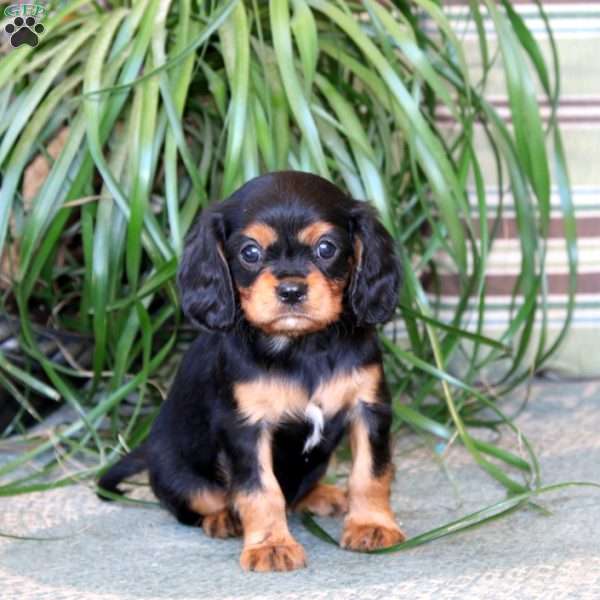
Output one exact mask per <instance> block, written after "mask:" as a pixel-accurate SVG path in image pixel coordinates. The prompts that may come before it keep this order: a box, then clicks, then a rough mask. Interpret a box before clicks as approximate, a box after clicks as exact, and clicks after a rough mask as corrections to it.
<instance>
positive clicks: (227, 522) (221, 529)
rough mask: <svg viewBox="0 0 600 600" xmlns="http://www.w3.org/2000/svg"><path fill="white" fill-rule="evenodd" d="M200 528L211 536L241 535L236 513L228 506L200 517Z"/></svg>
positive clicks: (240, 525)
mask: <svg viewBox="0 0 600 600" xmlns="http://www.w3.org/2000/svg"><path fill="white" fill-rule="evenodd" d="M202 529H204V533H206V535H208V536H210V537H213V538H221V539H224V538H228V537H239V536H241V535H242V524H241V523H240V520H239V518H238V517H237V515H236V514H235V513H234V512H233V511H232V510H231V509H229V508H223V509H221V510H220V511H219V512H216V513H213V514H211V515H206V516H205V517H204V518H203V519H202Z"/></svg>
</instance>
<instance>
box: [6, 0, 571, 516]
mask: <svg viewBox="0 0 600 600" xmlns="http://www.w3.org/2000/svg"><path fill="white" fill-rule="evenodd" d="M112 4H113V8H112V9H110V10H107V9H105V8H102V7H101V6H100V5H99V4H98V3H96V2H93V1H90V0H67V1H66V2H60V3H55V4H52V3H51V5H50V12H49V17H48V18H47V19H46V20H45V22H44V23H45V26H46V30H47V33H46V34H45V35H44V37H43V39H42V40H41V43H40V45H39V46H38V47H37V48H35V49H33V48H30V47H28V46H24V47H20V48H18V49H11V50H10V51H9V52H8V51H7V53H6V55H5V56H4V57H3V58H2V61H1V62H0V86H1V87H0V172H1V173H2V178H3V183H2V188H1V190H0V248H1V247H2V246H3V244H4V243H5V242H6V244H7V245H12V247H13V248H14V249H17V250H18V252H15V253H11V254H7V256H16V260H14V261H13V262H12V263H11V261H10V260H9V261H8V263H10V269H9V272H8V273H5V278H6V277H8V279H9V282H8V287H7V288H5V293H4V296H3V303H4V309H5V310H6V311H7V312H9V313H12V314H14V315H16V316H18V318H19V319H20V344H21V348H22V350H23V351H24V353H25V355H26V357H27V361H26V364H25V365H21V366H17V365H15V364H12V363H10V362H9V361H8V360H7V358H6V357H5V356H3V355H1V354H0V376H1V377H0V384H2V385H3V386H5V387H6V388H7V389H8V390H9V391H10V392H11V393H12V394H13V396H15V398H17V399H18V400H19V401H20V402H21V406H22V410H21V412H20V413H19V415H18V416H17V418H16V419H15V420H14V421H13V423H12V424H11V426H10V427H9V428H8V429H7V430H6V432H5V434H8V433H15V432H19V431H21V432H23V426H22V423H21V417H22V416H23V415H25V414H30V415H33V417H34V418H36V419H37V418H39V415H37V413H35V409H34V408H33V407H32V406H31V404H30V394H31V393H32V392H36V393H38V394H41V395H43V396H45V397H47V398H49V399H51V400H52V401H57V400H58V399H62V401H64V402H66V403H68V404H69V405H71V406H72V407H73V409H74V410H75V411H76V414H77V415H78V416H77V418H76V419H75V420H74V421H73V422H72V423H70V424H69V425H67V426H64V427H59V428H56V429H54V431H53V436H51V437H50V438H48V437H47V436H44V437H37V436H35V435H29V436H27V439H28V440H29V442H30V443H29V444H28V446H27V451H26V452H23V453H22V454H21V455H19V457H18V458H16V459H15V460H13V461H12V462H10V463H8V464H5V465H3V466H2V467H1V468H0V475H2V476H9V478H8V479H5V483H4V485H2V486H0V494H12V493H23V492H27V491H32V490H39V489H48V488H51V487H54V486H57V485H66V484H68V483H71V482H73V481H77V480H79V479H80V478H83V477H89V476H90V475H92V474H94V473H96V472H97V470H98V469H100V468H102V467H104V466H105V465H106V463H107V462H108V461H111V460H113V459H114V458H115V457H116V456H117V455H118V454H119V453H120V452H122V451H123V448H124V447H130V446H134V445H135V444H137V443H139V441H140V440H141V439H143V437H144V436H145V435H146V433H147V431H148V428H149V425H150V423H151V420H152V418H153V416H154V414H155V412H156V408H157V407H158V405H159V403H160V401H161V398H162V395H163V394H164V388H165V377H164V367H165V364H166V363H167V359H168V358H169V357H170V356H171V355H173V353H174V350H175V349H176V348H178V346H179V344H180V343H181V342H183V341H185V339H186V338H189V336H190V332H189V330H186V328H185V327H184V326H183V323H182V320H181V317H180V312H179V308H178V299H177V294H176V289H175V285H174V275H175V272H176V265H177V259H178V257H179V255H180V253H181V250H182V246H183V239H184V236H185V234H186V231H187V230H188V229H189V227H190V224H191V223H192V221H193V219H194V218H195V216H196V215H197V214H198V212H199V211H200V210H202V208H203V207H204V206H206V205H207V203H208V202H210V201H216V200H218V199H221V198H223V197H225V196H226V195H228V194H229V193H230V192H232V191H233V190H234V189H235V188H236V187H238V186H239V185H240V184H242V183H243V182H245V181H246V180H248V179H249V178H251V177H253V176H255V175H258V174H260V173H263V172H266V171H272V170H278V169H285V168H293V169H301V170H306V171H312V172H315V173H319V174H321V175H323V176H325V177H328V178H331V179H333V180H334V181H336V182H337V183H339V184H340V185H341V186H343V187H344V188H345V189H347V190H348V191H349V193H350V194H351V195H352V196H354V197H356V198H364V199H369V200H370V201H372V202H373V203H374V204H375V206H376V207H377V208H378V210H379V212H380V214H381V218H382V219H383V221H384V223H385V225H386V226H387V227H388V229H389V230H390V231H391V232H392V234H393V235H394V236H395V238H396V240H397V242H398V246H399V248H401V249H402V255H403V260H404V264H405V270H406V273H407V277H406V283H405V287H404V290H403V294H402V306H401V307H400V308H399V312H398V318H399V321H400V320H403V321H404V324H405V326H406V330H407V332H408V341H407V343H405V344H404V343H403V344H399V343H397V340H396V338H395V334H394V332H393V331H392V332H390V336H389V337H384V338H383V341H384V347H385V350H386V366H387V371H388V376H389V379H390V383H391V386H392V389H393V392H394V394H393V395H394V412H395V416H396V426H397V427H398V426H400V425H406V426H408V427H411V428H413V429H415V430H417V431H419V432H422V433H424V434H426V435H432V436H435V437H436V438H441V439H442V440H444V441H445V443H451V442H452V441H453V440H454V439H455V438H456V435H457V436H458V440H459V441H460V442H461V443H462V444H464V446H465V447H466V448H467V449H468V451H469V452H470V453H471V454H472V456H473V458H474V460H476V461H477V463H478V464H479V465H480V466H481V467H482V468H484V469H485V470H486V471H487V472H488V473H489V474H490V476H491V477H493V478H495V479H496V480H497V481H499V482H500V483H501V484H502V485H503V486H505V487H506V489H507V491H509V492H510V493H513V494H517V495H516V496H515V499H514V501H511V502H509V503H508V504H506V505H504V504H502V505H501V508H502V509H504V508H506V509H510V508H512V507H514V506H517V505H519V504H520V503H521V502H523V501H526V500H527V499H528V498H529V495H531V493H532V492H528V491H527V490H528V489H530V488H531V487H532V486H533V488H535V487H536V486H538V485H539V472H538V468H537V462H536V459H535V455H534V453H533V451H532V450H531V447H530V446H529V445H528V443H527V441H526V439H525V438H522V437H521V434H520V433H519V432H518V431H517V430H516V428H515V426H514V425H513V424H512V423H511V422H510V420H508V419H507V418H506V417H505V416H504V415H503V413H502V411H501V408H500V403H499V399H500V398H501V396H502V395H503V394H504V393H505V392H506V391H507V390H509V389H511V387H512V386H514V385H516V384H517V383H518V382H520V381H522V380H523V379H524V378H526V377H527V376H528V375H529V374H530V373H531V372H532V371H534V370H535V369H536V368H538V367H539V366H540V365H541V364H542V363H543V361H544V360H545V359H546V358H547V357H548V356H549V354H550V353H551V352H552V351H553V350H554V349H555V347H556V346H557V344H558V343H559V342H560V339H559V340H558V341H557V342H556V343H555V344H554V345H552V346H551V347H547V342H546V339H545V336H543V335H542V336H541V337H540V342H539V347H537V348H536V349H535V356H536V358H535V364H524V362H523V360H522V358H523V356H524V355H525V352H526V351H527V350H528V348H529V346H530V345H531V344H532V337H531V331H532V327H533V322H534V319H535V317H536V315H539V314H544V313H545V310H546V304H545V296H544V293H545V291H544V290H545V286H544V260H543V257H544V253H545V246H546V232H547V231H548V221H549V216H550V210H549V201H550V200H549V194H550V180H551V175H550V172H551V167H550V163H551V161H550V158H549V156H551V157H552V159H553V162H554V164H555V165H556V183H557V185H558V186H559V189H560V193H561V198H562V203H563V208H564V218H565V223H566V235H567V241H568V249H569V259H570V269H571V280H572V281H574V278H573V276H574V273H575V266H576V265H575V256H576V254H575V237H574V227H573V212H572V206H571V201H570V195H569V186H568V179H567V175H566V167H565V161H564V157H563V155H562V145H561V142H560V133H559V131H558V129H557V125H556V121H555V108H556V103H557V98H558V81H559V73H558V66H557V64H556V62H555V64H553V65H552V68H551V69H549V68H548V67H547V65H546V63H545V61H544V58H543V57H542V54H541V51H540V49H539V48H538V46H537V45H536V42H535V40H534V38H533V37H532V35H531V34H530V33H529V31H528V30H527V28H526V26H525V24H524V23H523V21H522V19H521V18H520V17H519V15H518V14H517V13H516V12H515V11H514V10H513V9H512V8H511V6H510V4H509V3H508V2H507V1H503V2H502V3H500V4H497V3H496V2H494V1H493V0H486V1H485V2H484V3H481V5H480V3H478V2H475V1H473V2H471V3H470V10H469V11H468V14H467V16H466V17H464V18H463V21H460V20H456V19H455V20H451V19H449V17H448V15H446V14H445V12H444V10H443V9H442V8H441V6H440V5H439V4H438V3H437V2H435V0H415V1H414V2H413V3H410V4H409V3H407V2H405V1H404V0H396V1H395V2H391V1H387V2H378V1H376V0H365V1H364V2H362V3H359V2H353V1H351V0H337V1H333V0H331V1H328V0H292V1H291V2H288V1H287V0H271V2H269V3H267V2H259V1H258V0H245V1H242V0H227V1H222V2H215V1H212V2H196V1H194V0H179V1H178V2H171V1H170V0H134V1H133V2H132V4H131V5H130V4H129V3H123V4H122V5H121V6H117V5H118V2H116V3H114V2H113V3H112ZM541 10H542V9H541V8H540V11H541ZM542 16H544V15H543V13H542ZM465 22H471V23H472V24H473V25H474V27H475V29H476V31H477V32H478V36H479V38H478V48H479V57H477V58H478V59H479V61H480V62H481V64H482V68H481V70H478V71H476V72H474V70H473V68H472V67H469V66H468V64H472V63H473V62H476V61H475V60H474V59H475V58H476V57H473V56H469V61H468V62H467V59H466V57H465V46H464V43H463V42H461V40H460V39H459V38H458V36H457V34H456V33H455V32H456V31H459V30H460V28H462V27H463V26H464V24H465ZM487 27H490V28H492V29H493V30H494V31H495V33H494V35H493V36H490V34H489V33H486V30H487ZM550 39H551V38H550ZM500 57H501V60H502V61H503V63H504V67H505V73H506V75H507V76H506V86H507V93H508V97H509V108H510V112H511V116H512V127H508V126H507V125H506V124H505V121H504V120H503V119H501V118H500V116H499V115H498V113H497V112H496V110H495V108H494V107H493V106H492V105H491V104H490V103H489V102H488V101H487V100H486V85H487V80H488V73H489V71H490V69H491V68H492V66H493V65H494V64H495V63H497V62H499V61H500ZM538 90H541V93H542V94H545V95H546V96H547V97H548V98H549V101H550V103H551V106H552V107H553V110H552V116H551V119H550V121H549V123H548V126H547V129H546V130H544V128H543V124H542V120H541V118H540V113H539V109H538V104H537V100H536V93H537V91H538ZM439 107H443V108H444V109H445V110H446V111H447V112H448V113H449V114H450V115H451V116H452V118H453V119H454V120H455V121H456V123H457V125H458V126H457V127H454V128H453V129H452V130H449V129H448V128H443V127H442V126H441V125H440V124H439V123H438V122H437V121H436V113H437V112H438V109H439ZM478 122H481V123H482V129H483V132H484V134H485V143H486V144H488V145H489V148H490V149H491V150H492V151H493V154H494V156H495V159H496V172H489V169H487V170H486V169H484V168H483V167H482V165H481V163H480V161H479V159H478V155H479V151H478V148H475V146H474V138H475V124H476V123H478ZM65 125H66V126H67V127H68V136H67V138H66V142H65V144H64V147H63V148H62V150H61V152H60V154H59V156H58V157H57V158H56V159H55V160H51V169H50V172H49V175H48V177H47V179H46V180H45V181H44V183H43V185H42V187H41V189H40V190H39V192H38V193H37V195H36V197H35V198H34V200H33V201H32V202H30V203H27V202H25V201H24V199H23V198H22V196H21V192H20V182H21V181H22V176H23V172H24V169H25V167H26V165H27V164H28V162H29V161H30V160H31V159H32V157H34V156H35V155H37V154H38V153H40V152H44V151H45V150H44V149H45V147H46V146H47V144H48V142H49V141H50V140H52V139H54V138H55V136H56V135H57V133H58V132H59V131H60V129H61V128H62V127H64V126H65ZM549 140H550V141H552V142H553V143H552V144H550V143H549ZM479 143H480V142H479ZM506 181H508V183H509V184H510V190H511V192H512V194H513V196H514V200H515V205H516V208H517V220H518V228H519V235H520V240H521V245H522V249H523V263H522V276H521V277H520V279H519V281H518V282H517V285H516V287H515V291H514V293H515V295H517V294H523V295H524V297H525V298H526V302H525V303H524V304H523V306H522V307H521V308H520V309H519V310H518V311H517V312H516V314H515V318H514V320H513V321H512V322H511V324H510V326H509V327H508V328H507V330H506V332H505V333H504V335H503V336H502V337H501V340H500V342H496V341H492V340H489V339H487V338H485V337H484V336H483V335H482V334H481V323H482V322H483V317H484V316H485V311H486V300H485V273H486V265H487V257H488V254H489V252H490V248H491V246H492V244H493V236H491V235H490V234H489V232H488V229H487V222H488V219H490V218H492V219H494V218H498V217H499V216H500V212H498V213H496V214H489V212H488V208H487V204H486V186H489V185H495V184H496V183H497V182H500V183H501V184H502V183H503V182H506ZM467 184H468V185H471V186H473V187H474V189H475V200H474V201H473V200H472V199H470V198H469V197H468V196H467V194H466V191H465V190H466V187H467ZM471 205H473V206H471ZM472 208H476V209H478V211H479V222H480V223H481V225H480V228H479V231H476V230H475V223H474V221H473V220H472V219H471V213H472V210H471V209H472ZM498 211H501V205H500V207H499V208H498ZM438 250H445V251H446V252H447V253H448V254H449V256H450V257H451V258H452V260H453V262H454V265H455V268H456V270H457V272H458V274H459V277H460V282H461V289H462V296H461V301H460V302H459V304H458V308H457V310H456V313H455V315H454V318H453V319H452V321H451V322H450V323H440V322H439V320H438V319H437V318H436V312H435V305H434V304H431V300H430V296H428V295H426V293H425V291H424V289H423V287H422V278H421V275H422V274H423V273H425V272H427V271H428V270H430V268H431V259H432V256H433V255H434V254H435V253H436V252H437V251H438ZM467 265H471V266H470V267H468V266H467ZM470 296H472V297H475V298H477V299H478V304H479V306H480V309H479V310H480V314H479V316H478V319H477V327H476V329H475V331H471V332H470V333H467V332H466V331H465V330H464V329H465V327H466V323H465V319H464V312H465V308H466V305H467V299H468V298H469V297H470ZM40 306H41V307H43V308H44V310H45V314H46V315H49V316H46V317H44V322H45V323H47V324H48V325H49V326H50V328H51V329H54V330H69V331H75V332H79V333H81V334H83V335H85V336H89V338H90V339H91V340H93V356H92V358H91V361H90V364H89V365H81V364H78V362H77V361H76V360H75V358H74V357H73V356H67V360H58V359H57V358H56V357H49V356H46V354H45V353H44V349H43V348H42V347H41V346H40V343H39V337H38V336H37V334H36V331H37V329H36V323H37V322H39V320H40V319H39V318H38V317H36V315H37V314H38V312H39V310H38V307H40ZM34 307H36V308H35V310H34ZM568 321H569V319H567V322H566V323H565V330H564V331H566V328H567V327H568ZM563 333H564V332H563ZM465 342H468V343H470V344H471V345H470V346H469V348H470V350H469V351H468V361H469V368H468V369H467V370H466V374H465V376H464V378H463V379H462V380H461V379H458V378H457V377H456V376H454V375H452V374H450V373H449V372H448V371H447V365H448V363H449V360H450V359H451V358H452V357H453V356H454V355H455V354H456V353H457V352H460V351H461V349H462V347H463V344H464V343H465ZM65 351H66V349H65ZM63 355H64V352H63ZM507 356H508V357H509V358H511V359H512V361H513V366H512V368H510V369H509V370H508V372H507V373H506V375H505V377H504V378H503V380H502V381H501V382H500V383H499V384H498V385H496V386H494V387H492V388H488V389H486V390H485V392H484V391H483V389H482V387H481V386H480V385H479V383H480V382H479V380H478V374H479V373H480V371H481V370H482V369H484V368H486V367H490V366H492V367H493V366H494V365H495V364H496V362H497V361H499V360H504V361H506V359H507ZM161 369H162V370H161ZM401 396H402V398H403V400H402V402H401V401H400V398H401ZM482 409H486V410H487V411H488V414H487V417H486V418H487V419H488V421H487V422H488V423H489V424H491V426H495V425H499V424H503V423H504V424H507V425H508V430H511V431H513V432H514V433H515V434H516V435H517V436H518V437H519V440H520V441H521V442H523V441H524V442H525V443H524V446H523V447H524V448H525V454H524V456H519V455H517V454H516V453H514V452H511V451H508V450H506V449H502V448H500V447H499V446H497V445H495V444H490V443H486V442H484V441H482V440H478V439H477V438H476V437H475V436H474V435H473V433H472V432H471V431H470V429H469V427H468V425H469V423H471V422H473V421H474V420H475V419H476V418H478V417H477V416H478V414H479V413H480V412H481V411H482ZM489 414H492V415H493V418H490V417H489ZM482 418H483V417H480V418H479V419H480V420H479V422H481V419H482ZM53 448H54V450H55V452H56V457H55V458H52V459H50V460H48V461H46V462H45V466H44V467H43V469H42V470H41V472H38V473H36V474H35V475H34V476H32V475H26V476H25V477H24V478H23V476H22V475H17V474H16V473H18V471H17V469H18V468H19V467H21V466H23V465H26V464H28V463H29V462H30V461H32V460H34V459H40V458H41V457H43V456H45V454H44V453H46V452H47V451H49V450H51V449H53ZM80 455H84V456H85V457H86V459H87V461H88V463H87V465H88V466H86V467H85V468H84V467H81V469H79V470H78V469H77V468H75V467H73V466H70V467H69V468H68V473H67V474H66V475H65V472H64V469H63V465H64V464H65V461H68V460H69V458H70V457H74V456H80ZM90 461H91V464H92V465H93V466H92V467H90V466H89V464H90ZM519 474H521V475H523V476H524V477H521V479H517V476H518V475H519ZM528 494H529V495H528ZM486 515H487V513H486ZM468 522H469V523H470V521H468ZM465 523H467V521H465ZM454 525H455V524H453V526H454Z"/></svg>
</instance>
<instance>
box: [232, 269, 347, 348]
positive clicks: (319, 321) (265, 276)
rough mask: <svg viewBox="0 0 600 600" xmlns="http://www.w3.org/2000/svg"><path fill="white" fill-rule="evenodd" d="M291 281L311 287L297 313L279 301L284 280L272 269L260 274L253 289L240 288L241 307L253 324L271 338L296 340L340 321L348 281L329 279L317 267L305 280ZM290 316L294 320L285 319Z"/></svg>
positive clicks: (296, 310) (250, 287)
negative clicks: (291, 338) (296, 337)
mask: <svg viewBox="0 0 600 600" xmlns="http://www.w3.org/2000/svg"><path fill="white" fill-rule="evenodd" d="M289 280H290V281H296V280H298V281H302V282H304V283H306V284H307V286H308V293H307V298H306V300H305V301H304V302H303V303H302V304H301V305H300V306H299V307H298V308H297V309H295V310H294V311H291V310H290V308H289V307H288V306H285V305H284V304H283V303H282V302H280V300H279V299H278V297H277V292H276V288H277V286H278V285H279V284H280V283H281V282H282V281H283V280H280V279H278V278H277V277H275V275H273V273H272V272H271V270H270V269H266V270H264V271H263V272H262V273H260V274H259V275H258V277H257V278H256V279H255V280H254V282H253V283H252V285H251V286H249V287H247V288H239V293H240V304H241V306H242V310H243V311H244V314H245V316H246V318H247V319H248V321H250V323H252V324H253V325H255V326H256V327H258V328H259V329H262V330H263V331H264V332H266V333H268V334H270V335H288V336H292V337H293V336H296V335H303V334H306V333H312V332H314V331H318V330H320V329H323V328H324V327H327V325H330V324H331V323H333V322H334V321H337V319H338V318H339V316H340V314H341V312H342V306H343V297H344V287H345V285H346V281H345V280H340V281H332V280H329V279H327V277H325V275H323V273H321V271H319V270H318V269H316V268H313V269H312V270H311V271H310V272H309V273H308V275H307V276H306V278H305V279H298V278H290V279H289ZM286 281H288V280H287V279H286ZM286 315H289V316H293V317H294V318H293V319H288V320H282V317H284V316H286Z"/></svg>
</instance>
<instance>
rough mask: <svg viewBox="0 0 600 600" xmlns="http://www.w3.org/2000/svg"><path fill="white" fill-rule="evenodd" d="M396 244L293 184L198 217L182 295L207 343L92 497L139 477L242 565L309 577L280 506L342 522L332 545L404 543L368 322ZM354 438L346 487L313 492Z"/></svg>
mask: <svg viewBox="0 0 600 600" xmlns="http://www.w3.org/2000/svg"><path fill="white" fill-rule="evenodd" d="M399 283H400V272H399V266H398V261H397V260H396V255H395V252H394V244H393V241H392V239H391V238H390V236H389V235H388V233H387V232H386V230H385V229H384V227H383V226H382V225H381V224H380V223H379V222H378V221H377V219H376V216H375V213H374V211H373V210H372V208H371V207H369V205H367V204H366V203H364V202H357V201H354V200H351V199H350V198H348V197H347V196H346V195H344V194H343V193H342V192H341V191H340V190H339V189H338V188H337V187H335V186H334V185H333V184H331V183H329V182H328V181H326V180H324V179H322V178H320V177H317V176H315V175H310V174H307V173H300V172H290V171H287V172H280V173H272V174H269V175H264V176H262V177H258V178H256V179H253V180H252V181H250V182H249V183H247V184H246V185H244V186H243V187H242V188H241V189H239V190H238V191H237V192H235V193H234V194H233V195H232V196H231V197H230V198H229V199H227V200H226V201H224V202H222V203H219V204H216V205H214V206H212V207H211V208H210V209H207V210H205V211H204V212H203V214H202V216H201V218H200V220H199V221H198V223H197V224H196V225H195V226H194V228H193V229H192V231H191V232H190V234H189V237H188V240H187V245H186V249H185V253H184V256H183V261H182V264H181V269H180V273H179V285H180V288H181V294H182V302H183V308H184V311H185V313H186V314H187V315H188V316H189V317H190V318H191V319H192V320H193V321H195V322H196V323H197V324H199V325H200V326H202V328H203V329H204V331H203V332H202V333H201V334H200V335H199V337H198V338H197V339H196V341H195V342H194V344H193V345H192V346H191V348H190V349H189V350H188V352H187V353H186V355H185V357H184V359H183V362H182V364H181V367H180V369H179V372H178V374H177V377H176V379H175V382H174V383H173V386H172V388H171V391H170V394H169V397H168V399H167V401H166V402H165V404H164V406H163V407H162V410H161V412H160V414H159V416H158V418H157V420H156V422H155V424H154V427H153V429H152V432H151V434H150V437H149V439H148V441H147V442H146V443H145V444H144V445H143V446H142V447H141V448H140V449H138V450H136V451H134V452H133V453H131V454H130V455H128V456H127V457H125V458H124V459H123V460H122V461H121V462H119V463H118V464H116V465H115V466H114V467H112V468H111V469H110V470H109V471H108V472H107V473H106V474H105V475H104V476H103V477H102V478H101V480H100V486H101V487H102V488H104V489H107V490H111V491H113V492H114V491H118V490H117V485H118V483H119V482H120V481H122V480H123V479H124V478H125V477H128V476H130V475H132V474H133V473H136V472H138V471H140V470H142V469H143V468H148V469H149V472H150V482H151V485H152V489H153V490H154V492H155V494H156V496H157V497H158V498H159V499H160V501H161V503H162V504H163V505H164V506H165V507H166V508H168V509H169V510H170V511H171V512H172V513H173V514H174V515H175V516H176V517H177V519H179V521H181V522H182V523H186V524H190V525H192V524H200V523H202V526H203V528H204V531H205V532H206V533H207V534H208V535H211V536H215V537H227V536H233V535H241V534H243V536H244V547H243V551H242V555H241V561H240V562H241V565H242V567H243V568H244V569H249V570H256V571H271V570H277V571H284V570H291V569H296V568H298V567H302V566H304V565H305V554H304V550H303V548H302V546H300V544H298V542H296V540H295V539H294V538H293V537H292V535H291V534H290V532H289V530H288V526H287V522H286V507H289V508H293V509H308V510H311V511H313V512H315V513H317V514H320V515H326V514H334V513H346V516H345V521H344V530H343V534H342V540H341V541H342V545H343V546H345V547H347V548H350V549H373V548H381V547H385V546H389V545H392V544H395V543H398V542H400V541H402V540H403V539H404V535H403V534H402V532H401V530H400V529H399V527H398V525H397V524H396V522H395V520H394V515H393V513H392V510H391V508H390V504H389V495H390V481H391V479H392V464H391V460H390V440H389V430H390V421H391V410H390V405H389V394H388V390H387V387H386V383H385V381H384V376H383V371H382V363H381V353H380V349H379V346H378V342H377V336H376V332H375V328H374V326H375V325H376V324H378V323H383V322H385V321H387V320H388V319H389V318H390V317H391V316H392V314H393V312H394V309H395V307H396V304H397V300H398V287H399ZM346 431H348V432H349V435H350V442H351V448H352V454H353V461H352V471H351V474H350V478H349V482H348V490H347V491H343V490H342V489H339V488H337V487H335V486H332V485H326V484H323V483H320V480H321V478H322V477H323V475H324V474H325V471H326V469H327V464H328V461H329V458H330V456H331V453H332V452H333V450H334V449H335V447H336V446H337V445H338V443H339V441H340V439H341V438H342V436H343V434H344V433H345V432H346Z"/></svg>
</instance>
